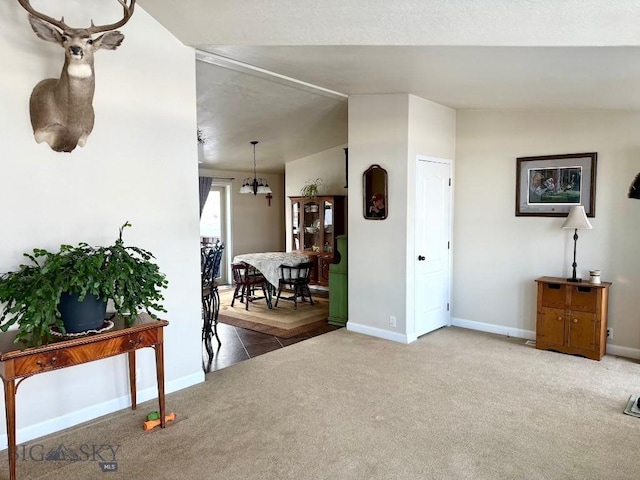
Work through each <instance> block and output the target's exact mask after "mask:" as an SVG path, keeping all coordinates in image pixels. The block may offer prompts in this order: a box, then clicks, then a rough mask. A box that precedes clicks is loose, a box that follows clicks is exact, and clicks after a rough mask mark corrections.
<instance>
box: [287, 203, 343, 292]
mask: <svg viewBox="0 0 640 480" xmlns="http://www.w3.org/2000/svg"><path fill="white" fill-rule="evenodd" d="M289 198H290V199H291V232H290V235H291V248H292V250H293V251H300V252H304V253H307V254H308V255H309V256H311V258H312V259H313V261H314V264H315V268H314V272H313V273H312V283H317V284H319V285H328V284H329V265H330V264H331V263H333V259H334V251H335V249H336V247H337V242H336V237H337V236H338V235H342V234H344V226H345V197H344V195H334V196H323V197H315V198H305V197H289Z"/></svg>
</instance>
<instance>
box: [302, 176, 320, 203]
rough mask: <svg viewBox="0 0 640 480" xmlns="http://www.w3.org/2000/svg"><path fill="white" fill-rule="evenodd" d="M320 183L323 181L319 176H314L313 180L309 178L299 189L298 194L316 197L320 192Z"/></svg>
mask: <svg viewBox="0 0 640 480" xmlns="http://www.w3.org/2000/svg"><path fill="white" fill-rule="evenodd" d="M322 184H323V181H322V179H321V178H316V179H315V180H311V179H309V180H307V181H306V182H305V184H304V186H303V187H302V188H301V189H300V195H301V196H302V197H304V198H316V197H317V196H318V193H319V192H320V187H321V186H322Z"/></svg>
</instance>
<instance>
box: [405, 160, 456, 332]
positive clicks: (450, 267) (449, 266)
mask: <svg viewBox="0 0 640 480" xmlns="http://www.w3.org/2000/svg"><path fill="white" fill-rule="evenodd" d="M419 162H432V163H440V164H445V165H448V166H449V175H450V178H451V188H450V189H449V232H448V234H449V242H450V244H449V256H448V261H447V269H448V279H447V280H448V282H447V303H448V305H449V310H448V312H447V322H446V326H451V325H452V322H451V310H452V306H451V297H452V290H453V249H454V243H453V198H454V195H453V189H454V184H455V182H454V179H453V176H454V172H453V160H450V159H447V158H441V157H435V156H432V155H416V163H415V167H416V170H415V171H416V173H417V171H418V165H419ZM414 182H415V183H414V213H413V221H414V222H417V217H418V214H419V212H418V211H417V199H418V193H419V192H418V189H419V188H420V179H419V178H418V175H415V179H414ZM416 237H417V229H414V232H413V261H414V262H416V261H417V260H416V259H417V258H418V254H419V252H418V250H419V248H418V242H417V238H416ZM417 277H418V272H417V269H416V268H414V269H413V289H414V292H413V312H414V319H413V320H414V321H413V331H412V332H411V333H409V332H407V340H408V341H409V342H412V341H414V340H417V339H418V335H417V333H416V332H417V328H416V324H417V314H418V311H417V299H418V292H417V291H416V290H417V288H418V287H417V286H418V279H417Z"/></svg>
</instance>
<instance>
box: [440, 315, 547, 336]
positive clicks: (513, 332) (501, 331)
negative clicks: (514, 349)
mask: <svg viewBox="0 0 640 480" xmlns="http://www.w3.org/2000/svg"><path fill="white" fill-rule="evenodd" d="M451 324H452V325H453V326H454V327H461V328H468V329H470V330H478V331H481V332H487V333H496V334H498V335H504V336H505V337H517V338H524V339H526V340H535V339H536V332H533V331H531V330H523V329H521V328H513V327H505V326H503V325H495V324H493V323H483V322H476V321H474V320H465V319H464V318H452V319H451Z"/></svg>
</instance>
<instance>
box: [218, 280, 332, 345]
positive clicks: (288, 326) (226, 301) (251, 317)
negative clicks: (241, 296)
mask: <svg viewBox="0 0 640 480" xmlns="http://www.w3.org/2000/svg"><path fill="white" fill-rule="evenodd" d="M283 296H286V295H285V294H283ZM312 298H313V302H314V304H313V305H311V304H310V303H309V302H298V308H297V310H296V309H294V304H293V302H292V301H287V300H282V299H280V302H278V306H277V307H276V306H275V296H274V300H273V308H272V309H269V308H268V307H267V302H266V301H265V300H257V301H255V302H251V303H249V310H248V311H247V310H245V304H244V303H240V301H239V300H236V301H235V304H234V306H233V307H232V306H231V300H232V299H233V289H228V290H221V291H220V314H219V316H218V321H220V322H222V323H227V324H229V325H233V326H235V327H242V328H247V329H249V330H254V331H256V332H261V333H266V334H269V335H275V336H277V337H281V338H291V337H295V336H297V335H300V334H302V333H305V332H307V331H311V330H313V329H315V328H317V327H319V326H321V325H326V324H327V322H328V320H327V319H328V317H329V299H327V298H323V297H319V296H313V295H312Z"/></svg>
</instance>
